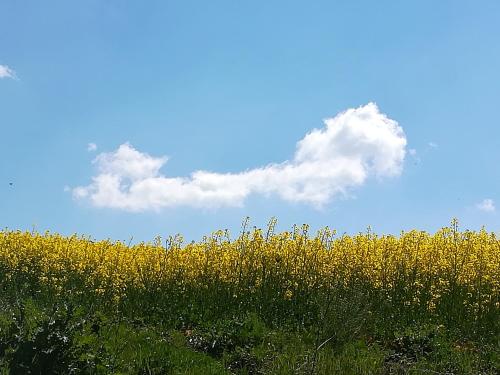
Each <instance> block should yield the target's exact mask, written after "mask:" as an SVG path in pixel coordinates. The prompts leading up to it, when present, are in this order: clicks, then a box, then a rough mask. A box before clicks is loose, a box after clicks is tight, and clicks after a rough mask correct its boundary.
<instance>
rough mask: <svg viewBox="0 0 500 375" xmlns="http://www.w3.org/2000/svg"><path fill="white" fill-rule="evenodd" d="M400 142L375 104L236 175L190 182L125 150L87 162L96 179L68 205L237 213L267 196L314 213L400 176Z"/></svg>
mask: <svg viewBox="0 0 500 375" xmlns="http://www.w3.org/2000/svg"><path fill="white" fill-rule="evenodd" d="M406 143H407V141H406V137H405V134H404V132H403V129H402V128H401V127H400V126H399V125H398V123H397V122H396V121H394V120H391V119H390V118H388V117H387V116H386V115H385V114H383V113H381V112H380V111H379V109H378V107H377V106H376V105H375V104H374V103H369V104H367V105H365V106H361V107H359V108H352V109H348V110H347V111H345V112H342V113H340V114H338V115H337V116H335V117H333V118H328V119H326V120H324V127H323V128H321V129H314V130H312V131H311V132H309V133H308V134H306V135H305V136H304V138H302V139H301V140H300V141H299V142H297V144H296V150H295V154H294V156H293V158H292V159H291V160H286V161H284V162H281V163H272V164H269V165H266V166H263V167H258V168H254V169H250V170H246V171H243V172H239V173H215V172H209V171H202V170H198V171H194V172H193V173H191V174H190V175H189V177H168V176H166V175H164V174H162V173H161V172H160V169H161V168H162V167H163V165H164V164H165V163H166V162H167V160H168V159H167V157H164V156H163V157H154V156H151V155H149V154H147V153H143V152H140V151H138V150H136V149H135V148H134V147H133V146H132V145H130V144H129V143H124V144H122V145H121V146H120V147H118V149H117V150H116V151H114V152H108V153H101V154H99V155H98V156H97V157H96V158H95V159H94V161H93V164H95V165H96V166H97V171H98V173H97V174H96V175H95V176H93V177H92V182H91V183H90V184H89V185H87V186H79V187H76V188H74V189H73V190H72V192H73V196H74V198H75V199H85V200H87V201H88V202H90V203H91V204H92V205H94V206H96V207H108V208H117V209H123V210H127V211H145V210H159V209H161V208H165V207H174V206H191V207H203V208H207V207H208V208H215V207H221V206H242V205H243V204H244V202H245V200H246V199H247V197H248V196H249V195H251V194H259V195H263V196H270V195H274V196H276V197H279V198H280V199H282V200H284V201H288V202H302V203H306V204H310V205H312V206H314V207H317V208H320V207H322V206H324V205H325V204H327V203H329V202H330V201H332V200H333V199H335V198H336V197H338V196H348V193H349V191H350V190H351V189H353V188H355V187H360V186H362V185H363V184H365V183H366V181H367V179H368V178H370V177H375V178H378V179H381V178H386V177H393V176H398V175H400V174H401V173H402V169H403V166H404V158H405V154H406Z"/></svg>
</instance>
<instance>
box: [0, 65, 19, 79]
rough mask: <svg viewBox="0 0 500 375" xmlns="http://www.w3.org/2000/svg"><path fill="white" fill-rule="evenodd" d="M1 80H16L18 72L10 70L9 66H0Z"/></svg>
mask: <svg viewBox="0 0 500 375" xmlns="http://www.w3.org/2000/svg"><path fill="white" fill-rule="evenodd" d="M0 78H12V79H16V78H17V76H16V72H14V70H12V69H11V68H9V67H8V66H7V65H0Z"/></svg>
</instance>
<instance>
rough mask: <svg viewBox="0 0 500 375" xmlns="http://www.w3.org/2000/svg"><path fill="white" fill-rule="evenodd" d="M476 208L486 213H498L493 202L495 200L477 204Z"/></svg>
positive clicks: (486, 200)
mask: <svg viewBox="0 0 500 375" xmlns="http://www.w3.org/2000/svg"><path fill="white" fill-rule="evenodd" d="M476 208H477V209H478V210H481V211H484V212H495V211H496V208H495V202H494V201H493V199H483V201H482V202H480V203H478V204H476Z"/></svg>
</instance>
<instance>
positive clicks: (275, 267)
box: [0, 223, 500, 310]
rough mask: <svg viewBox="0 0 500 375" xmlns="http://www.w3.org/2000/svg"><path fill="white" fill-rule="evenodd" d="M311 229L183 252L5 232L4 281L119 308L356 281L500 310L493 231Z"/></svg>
mask: <svg viewBox="0 0 500 375" xmlns="http://www.w3.org/2000/svg"><path fill="white" fill-rule="evenodd" d="M271 229H272V228H271ZM308 230H309V228H308V226H306V225H304V226H303V227H295V228H294V230H293V231H289V232H282V233H277V234H274V233H273V231H272V230H268V231H267V233H265V231H262V230H260V229H255V230H254V231H252V232H243V234H242V235H241V236H239V237H238V238H237V239H235V240H230V239H229V236H228V235H227V233H226V232H223V231H218V232H215V233H214V234H213V235H212V236H211V237H207V238H204V240H203V241H200V242H198V243H189V244H186V245H182V243H181V241H180V239H179V238H176V239H175V240H174V241H170V242H169V243H168V246H166V245H165V244H164V243H162V241H161V239H159V238H158V239H157V240H156V241H155V242H154V243H140V244H137V245H133V246H128V245H127V244H125V243H122V242H111V241H92V240H91V239H89V238H85V237H79V236H76V235H73V236H70V237H64V236H61V235H58V234H50V233H45V234H38V233H30V232H21V231H2V232H0V272H1V273H2V275H1V276H0V277H1V278H2V280H3V282H4V283H9V282H10V283H16V282H21V281H20V280H24V281H26V280H29V281H28V282H34V283H38V284H39V285H45V286H47V287H50V288H52V290H54V291H56V292H57V291H59V292H60V293H64V291H65V290H66V289H68V288H73V289H75V290H77V289H79V290H92V291H93V292H95V293H97V294H99V293H108V294H110V295H112V296H113V298H115V299H116V300H119V299H120V298H121V297H123V296H124V295H126V293H127V290H129V289H130V288H136V289H139V290H141V289H142V290H145V291H150V290H161V289H162V288H166V287H168V286H169V285H171V284H175V285H176V286H177V287H179V288H181V287H183V285H185V286H186V287H197V288H200V289H203V288H208V287H209V286H210V285H214V284H217V285H226V286H227V288H228V289H231V290H232V292H233V293H234V294H235V295H236V294H238V293H240V294H241V293H248V294H251V293H256V291H258V290H261V291H262V289H263V288H272V289H273V290H278V291H281V293H282V297H283V299H284V300H287V301H289V300H293V298H295V296H297V295H300V293H304V292H307V291H308V290H328V289H329V288H335V287H338V286H339V282H340V284H342V283H344V284H346V285H347V284H349V283H350V282H351V281H352V280H354V279H356V280H363V281H365V282H366V283H368V284H369V285H370V286H371V287H373V288H375V289H377V290H380V291H391V290H392V291H394V290H396V289H398V288H400V289H401V290H403V292H404V293H406V294H405V296H406V297H405V298H406V299H407V300H406V303H409V304H411V303H425V304H427V307H428V308H429V309H430V310H432V309H433V308H434V306H435V303H436V301H438V300H439V298H440V297H441V296H442V295H444V294H446V293H450V292H452V291H453V290H456V289H457V288H461V287H463V286H465V287H466V288H467V293H468V295H467V298H468V300H470V303H471V304H476V305H477V306H481V304H487V303H494V304H495V303H496V304H497V305H498V298H499V294H500V239H499V238H497V236H496V235H495V234H494V233H489V232H486V231H485V230H481V231H459V230H458V229H457V227H456V224H455V223H454V224H452V226H450V227H445V228H443V229H441V230H439V231H438V232H436V233H435V234H429V233H427V232H423V231H416V230H414V231H410V232H403V233H401V234H400V235H399V236H393V235H376V234H374V233H372V232H371V231H370V230H368V231H367V232H366V233H360V234H358V235H353V236H349V235H341V236H339V235H337V234H336V232H335V231H332V230H330V229H328V228H325V229H323V230H321V231H319V232H318V233H317V235H316V236H309V235H308ZM0 281H1V280H0ZM77 284H78V285H77ZM403 292H402V293H403ZM495 301H496V302H495Z"/></svg>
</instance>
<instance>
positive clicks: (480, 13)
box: [0, 0, 500, 242]
mask: <svg viewBox="0 0 500 375" xmlns="http://www.w3.org/2000/svg"><path fill="white" fill-rule="evenodd" d="M498 35H500V2H498V1H459V0H454V1H439V2H437V1H413V2H399V1H377V2H374V1H335V2H332V1H315V2H303V1H300V2H299V1H273V2H269V1H252V2H235V1H229V0H227V1H221V0H215V1H211V2H203V1H196V2H195V1H190V0H186V1H176V2H174V1H154V0H153V1H149V2H147V3H145V2H131V1H117V0H110V1H105V2H104V1H97V0H85V1H79V2H68V1H62V0H60V1H59V0H54V1H49V2H35V1H24V0H22V1H19V0H4V1H2V2H0V130H1V133H0V226H1V227H2V228H7V229H10V230H18V229H19V230H36V231H39V232H44V231H46V230H48V231H51V232H58V233H62V234H65V235H69V234H72V233H77V234H81V235H89V236H91V237H93V238H96V239H104V238H111V239H113V240H123V241H129V240H132V241H133V242H137V241H150V240H152V239H153V238H154V237H155V236H157V235H160V236H163V237H166V236H168V235H173V234H176V233H181V234H183V235H184V237H185V238H186V240H189V241H190V240H200V239H201V238H202V236H204V235H210V234H211V233H212V232H213V231H215V230H217V229H229V230H230V232H231V233H232V236H233V237H235V236H237V235H238V232H239V230H240V227H241V223H242V222H243V220H244V218H245V217H247V216H248V217H250V225H251V226H252V225H255V226H258V227H263V226H265V225H266V223H267V222H268V221H269V220H270V218H272V217H276V218H277V219H278V226H277V229H278V230H289V229H290V228H291V227H292V225H293V224H298V225H301V224H303V223H307V224H309V225H310V226H311V229H312V230H313V231H314V230H317V229H319V228H322V227H325V226H329V227H330V228H334V229H336V230H337V231H338V232H339V233H349V234H352V233H357V232H364V231H365V230H366V229H367V227H368V226H370V227H371V228H372V229H373V230H374V231H375V232H377V233H392V234H399V233H400V232H401V231H402V230H410V229H421V230H426V231H430V232H434V231H436V230H438V229H439V228H441V227H443V226H446V225H449V223H450V221H451V219H452V218H457V219H458V220H459V222H460V227H461V228H462V229H480V228H481V227H482V226H483V225H484V226H485V227H486V229H488V230H490V231H495V232H498V231H500V220H499V214H498V212H497V210H498V209H500V208H498V209H497V207H496V205H499V207H500V189H499V188H500V169H499V167H498V166H499V165H500V147H498V146H499V139H500V120H499V118H498V110H499V108H500V70H499V69H498V67H499V66H500V46H499V44H498ZM497 202H499V203H497Z"/></svg>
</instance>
